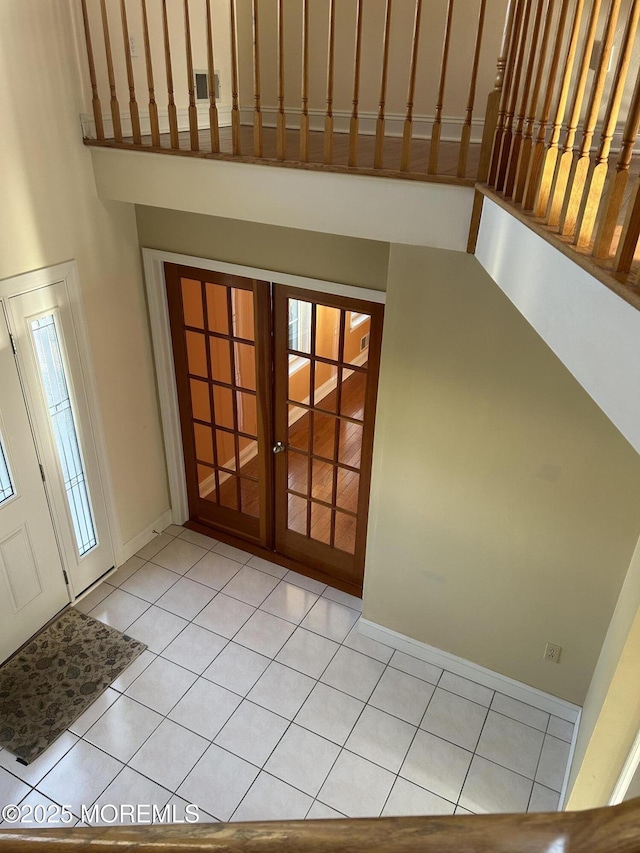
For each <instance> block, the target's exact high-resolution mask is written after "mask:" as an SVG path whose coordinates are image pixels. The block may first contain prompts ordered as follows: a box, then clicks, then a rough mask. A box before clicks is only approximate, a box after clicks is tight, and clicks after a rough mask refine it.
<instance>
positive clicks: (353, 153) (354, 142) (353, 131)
mask: <svg viewBox="0 0 640 853" xmlns="http://www.w3.org/2000/svg"><path fill="white" fill-rule="evenodd" d="M362 3H363V0H358V6H357V11H356V44H355V57H354V67H353V107H352V110H351V120H350V121H349V161H348V163H349V166H351V167H354V166H357V165H358V129H359V124H360V121H359V118H358V101H359V98H360V63H361V59H362Z"/></svg>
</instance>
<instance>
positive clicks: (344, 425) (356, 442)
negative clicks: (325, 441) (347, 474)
mask: <svg viewBox="0 0 640 853" xmlns="http://www.w3.org/2000/svg"><path fill="white" fill-rule="evenodd" d="M361 451H362V427H361V426H360V424H352V423H350V422H349V421H340V451H339V453H338V461H339V462H342V463H343V464H344V465H351V467H352V468H359V467H360V455H361Z"/></svg>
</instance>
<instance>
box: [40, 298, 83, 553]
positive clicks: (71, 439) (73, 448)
mask: <svg viewBox="0 0 640 853" xmlns="http://www.w3.org/2000/svg"><path fill="white" fill-rule="evenodd" d="M31 333H32V335H33V340H34V343H35V349H36V356H37V362H38V367H39V370H40V377H41V379H42V385H43V388H44V392H45V398H46V402H47V407H48V410H49V418H50V421H51V427H52V429H53V436H54V439H55V444H56V450H57V453H58V461H59V463H60V469H61V471H62V478H63V481H64V487H65V492H66V496H67V502H68V505H69V511H70V514H71V520H72V522H73V531H74V534H75V539H76V546H77V548H78V553H79V555H80V556H81V557H82V556H83V555H84V554H86V553H87V552H88V551H90V550H91V549H92V548H95V546H96V545H97V536H96V529H95V525H94V521H93V515H92V512H91V505H90V498H89V491H88V487H87V482H86V478H85V471H84V464H83V461H82V454H81V451H80V445H79V441H78V434H77V429H76V423H75V418H74V415H73V411H72V408H71V398H70V395H69V388H68V385H67V378H66V375H65V367H64V363H63V359H62V350H61V348H60V341H59V339H58V331H57V329H56V324H55V320H54V317H53V315H52V314H49V315H48V316H46V317H41V318H40V319H39V320H32V321H31Z"/></svg>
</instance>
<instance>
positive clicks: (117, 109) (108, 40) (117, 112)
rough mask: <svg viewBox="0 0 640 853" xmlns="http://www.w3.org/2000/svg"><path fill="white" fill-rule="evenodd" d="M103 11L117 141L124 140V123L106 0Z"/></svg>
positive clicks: (103, 27)
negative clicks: (112, 52) (121, 118)
mask: <svg viewBox="0 0 640 853" xmlns="http://www.w3.org/2000/svg"><path fill="white" fill-rule="evenodd" d="M100 10H101V12H102V31H103V34H104V49H105V53H106V56H107V76H108V78H109V89H110V90H111V120H112V121H113V138H114V139H115V141H116V142H122V124H121V122H120V105H119V104H118V98H117V97H116V78H115V75H114V73H113V56H112V54H111V38H110V37H109V18H108V17H107V6H106V3H105V0H100Z"/></svg>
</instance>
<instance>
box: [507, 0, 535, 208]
mask: <svg viewBox="0 0 640 853" xmlns="http://www.w3.org/2000/svg"><path fill="white" fill-rule="evenodd" d="M543 10H544V0H538V1H537V6H536V14H535V18H534V20H533V30H532V32H531V44H530V45H529V60H528V62H527V70H526V71H525V75H524V83H523V86H522V96H521V98H520V109H519V110H518V118H517V121H516V129H515V132H514V134H513V138H512V141H511V151H510V153H509V168H508V170H507V176H506V178H505V183H504V194H505V196H506V197H507V198H512V197H513V190H514V187H515V185H516V175H517V172H518V163H519V162H520V149H521V146H522V136H523V133H524V123H525V120H526V118H527V104H528V102H529V97H530V95H531V82H532V80H533V72H534V68H535V64H536V59H537V58H538V39H539V37H540V27H541V25H542V12H543ZM532 123H533V119H532Z"/></svg>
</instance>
